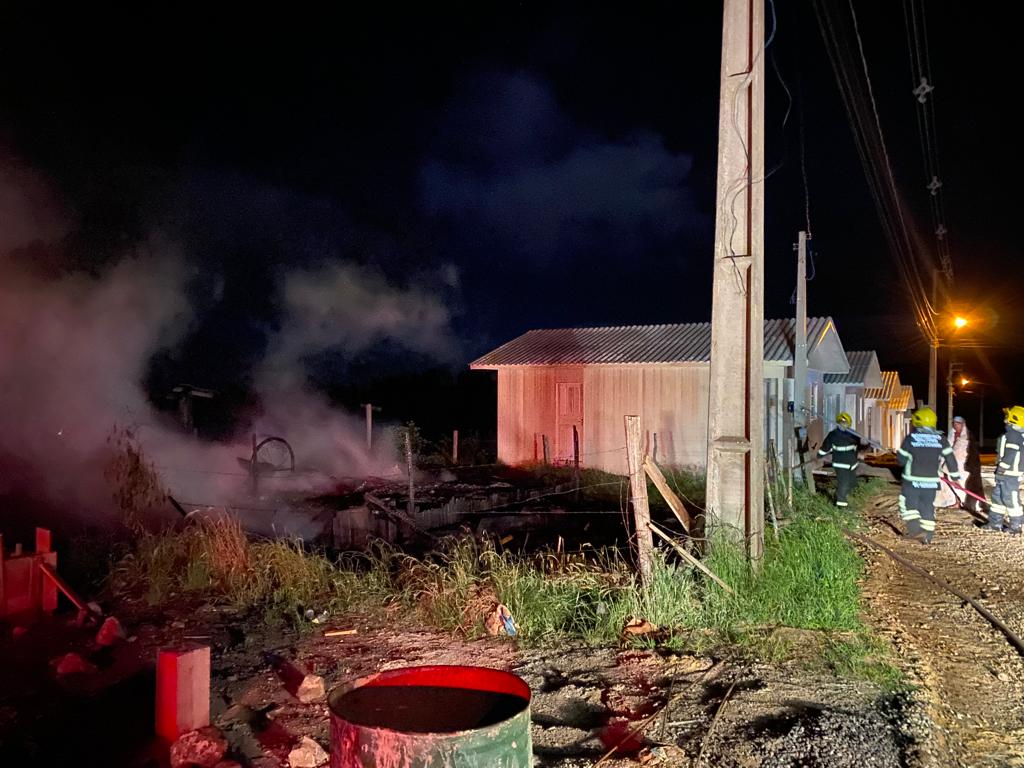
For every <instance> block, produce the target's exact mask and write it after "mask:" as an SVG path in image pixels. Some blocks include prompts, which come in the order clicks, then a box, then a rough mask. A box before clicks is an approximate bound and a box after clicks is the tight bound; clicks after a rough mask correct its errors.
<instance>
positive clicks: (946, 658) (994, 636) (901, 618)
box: [863, 487, 1024, 768]
mask: <svg viewBox="0 0 1024 768" xmlns="http://www.w3.org/2000/svg"><path fill="white" fill-rule="evenodd" d="M897 496H898V491H897V490H896V489H895V487H894V488H893V489H892V490H891V491H890V492H888V493H886V494H884V495H882V496H880V497H879V498H877V499H876V501H875V503H874V504H873V505H872V507H871V508H870V509H869V510H868V511H867V512H866V514H867V515H868V516H875V517H876V519H874V520H871V524H872V525H871V536H872V537H873V538H875V539H876V540H877V541H878V542H879V543H882V544H884V545H885V546H886V547H888V548H890V549H892V550H894V551H895V552H897V553H899V554H901V555H904V556H905V557H907V558H908V559H909V560H911V561H912V562H914V563H915V564H917V565H919V566H921V567H922V568H924V569H926V570H927V571H929V572H931V573H933V574H934V575H937V576H939V577H940V578H942V579H943V580H945V581H946V582H948V583H950V584H951V585H953V586H956V587H958V588H959V589H961V590H963V591H964V592H965V593H966V594H968V595H971V596H972V597H973V598H975V599H978V600H980V601H981V603H982V604H983V605H985V607H987V608H988V609H989V610H990V611H991V612H992V613H994V614H995V615H996V616H997V617H998V618H1000V619H1002V620H1003V621H1004V622H1005V623H1006V624H1007V625H1008V626H1009V627H1010V629H1011V630H1012V631H1013V632H1015V633H1016V634H1017V635H1018V636H1021V635H1024V542H1022V541H1021V538H1020V537H1011V536H1008V535H1006V534H997V533H989V532H985V531H982V530H980V529H979V528H977V527H976V525H975V523H974V518H972V517H971V516H970V515H968V514H966V513H964V512H959V511H940V512H939V528H938V532H937V534H936V539H935V541H934V543H933V544H931V545H930V546H927V547H926V546H922V545H921V544H919V543H917V542H914V541H906V540H902V539H900V538H899V537H898V536H897V535H896V533H895V531H893V530H892V529H891V528H890V527H889V526H888V525H886V524H885V523H883V522H881V520H888V521H890V522H892V521H898V512H897ZM863 554H864V556H865V559H866V560H867V563H868V569H867V580H866V582H865V584H864V594H865V604H866V605H867V606H868V610H869V615H870V617H871V619H872V621H873V622H874V624H875V626H876V627H877V629H878V631H879V632H880V633H881V634H882V635H883V636H885V637H888V638H889V639H890V640H891V642H892V643H893V645H894V647H895V648H896V649H897V650H898V652H899V655H900V658H901V660H902V662H903V665H904V667H905V669H906V671H907V674H908V676H909V678H910V681H911V682H912V683H914V684H916V685H918V686H919V690H918V693H917V695H918V697H919V698H920V700H921V701H922V702H923V703H924V704H925V707H926V710H927V713H928V716H929V718H930V719H931V720H933V721H934V723H935V724H936V727H935V728H934V729H933V730H932V731H931V732H930V733H929V734H928V738H926V739H925V740H924V742H923V743H922V744H921V745H920V746H919V747H918V748H917V749H915V755H914V759H915V760H917V761H918V762H916V763H915V764H916V765H920V766H929V767H930V766H971V767H972V768H980V767H981V766H993V767H994V766H1001V767H1003V768H1006V767H1008V766H1024V660H1022V659H1021V657H1020V655H1019V654H1018V653H1017V651H1016V650H1014V649H1013V647H1012V646H1011V645H1010V644H1009V643H1008V642H1007V641H1006V639H1005V637H1004V636H1003V635H1002V634H1001V633H1000V632H999V631H997V630H996V629H994V628H993V627H992V626H991V625H990V624H989V623H988V622H987V621H985V619H983V618H982V617H981V616H980V615H979V614H978V613H977V611H975V610H974V609H973V608H972V607H970V605H968V604H967V603H964V602H963V601H961V600H960V599H958V598H956V597H954V596H953V595H950V594H948V593H947V592H945V591H942V590H940V589H939V588H938V587H935V586H933V585H932V584H930V583H929V582H928V581H927V580H926V579H924V578H923V577H921V576H918V575H916V574H914V573H911V572H909V571H908V570H907V569H905V568H903V567H902V566H900V565H898V564H897V563H895V562H894V561H893V560H892V559H891V558H889V557H888V556H886V555H884V554H882V553H880V552H877V551H874V550H870V549H866V550H864V551H863Z"/></svg>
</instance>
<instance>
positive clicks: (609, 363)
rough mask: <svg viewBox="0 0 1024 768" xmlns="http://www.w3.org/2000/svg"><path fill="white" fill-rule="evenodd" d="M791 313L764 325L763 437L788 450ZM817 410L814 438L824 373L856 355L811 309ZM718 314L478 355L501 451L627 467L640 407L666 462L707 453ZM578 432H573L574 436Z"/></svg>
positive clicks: (549, 334)
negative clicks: (493, 374)
mask: <svg viewBox="0 0 1024 768" xmlns="http://www.w3.org/2000/svg"><path fill="white" fill-rule="evenodd" d="M794 326H795V321H794V320H792V319H784V320H767V321H765V325H764V359H765V368H764V383H763V386H764V392H765V422H766V423H765V440H766V445H767V442H768V441H773V442H774V443H775V445H776V448H780V449H781V442H782V435H783V434H784V432H783V430H784V426H783V425H784V423H785V414H786V411H787V410H788V407H789V403H790V402H791V401H792V399H793V382H792V366H793V348H794ZM807 326H808V329H807V343H808V385H809V389H808V391H809V397H808V400H809V402H808V411H809V413H808V415H809V418H810V424H809V434H810V436H811V439H812V442H813V441H814V440H815V439H817V441H820V440H821V437H822V435H823V427H824V410H825V396H824V376H825V375H826V374H828V373H846V372H847V371H848V370H849V367H850V366H849V362H848V361H847V359H846V353H845V351H844V350H843V345H842V342H841V341H840V339H839V334H838V333H837V332H836V328H835V324H834V323H833V322H832V319H831V318H828V317H824V318H809V319H808V323H807ZM710 356H711V324H710V323H685V324H675V325H641V326H616V327H605V328H562V329H549V330H533V331H528V332H527V333H524V334H523V335H522V336H519V337H518V338H516V339H513V340H512V341H510V342H508V343H507V344H504V345H502V346H501V347H498V348H497V349H495V350H493V351H492V352H489V353H487V354H486V355H484V356H482V357H480V358H479V359H477V360H475V361H473V362H472V363H471V364H470V368H472V369H475V370H494V371H497V374H498V413H497V418H498V459H499V460H500V461H503V462H506V463H508V464H525V463H530V462H536V461H541V460H543V459H544V457H545V443H546V444H547V447H548V448H547V452H548V455H549V458H550V460H551V461H552V462H555V463H559V462H564V463H568V462H571V461H572V460H573V456H574V439H575V440H576V441H578V445H579V454H580V463H581V464H582V465H584V466H587V467H594V468H599V469H604V470H607V471H610V472H616V473H624V472H625V471H626V459H625V452H624V449H625V433H624V426H623V416H625V415H627V414H636V415H639V416H640V418H641V426H642V428H643V429H644V431H645V433H646V441H647V446H646V449H647V452H648V453H650V454H651V455H652V456H654V457H655V458H656V460H657V461H659V462H662V463H666V464H673V465H679V466H692V467H702V466H703V465H704V464H705V462H706V460H707V432H708V393H709V378H710V359H711V358H710ZM574 432H575V437H574Z"/></svg>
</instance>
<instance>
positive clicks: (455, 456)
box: [452, 429, 459, 464]
mask: <svg viewBox="0 0 1024 768" xmlns="http://www.w3.org/2000/svg"><path fill="white" fill-rule="evenodd" d="M458 463H459V430H457V429H456V430H453V431H452V464H458Z"/></svg>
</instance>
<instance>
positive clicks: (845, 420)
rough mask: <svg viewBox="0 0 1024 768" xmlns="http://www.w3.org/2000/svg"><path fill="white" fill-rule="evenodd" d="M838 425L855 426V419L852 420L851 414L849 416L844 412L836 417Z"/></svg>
mask: <svg viewBox="0 0 1024 768" xmlns="http://www.w3.org/2000/svg"><path fill="white" fill-rule="evenodd" d="M836 424H838V425H839V426H841V427H848V426H850V425H851V424H853V419H852V418H850V414H848V413H847V412H846V411H843V412H842V413H840V414H839V415H838V416H836Z"/></svg>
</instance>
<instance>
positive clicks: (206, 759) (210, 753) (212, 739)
mask: <svg viewBox="0 0 1024 768" xmlns="http://www.w3.org/2000/svg"><path fill="white" fill-rule="evenodd" d="M227 751H228V741H227V739H225V738H224V734H222V733H221V732H220V731H219V730H218V729H216V728H214V727H213V726H212V725H208V726H206V727H205V728H198V729H196V730H194V731H189V732H188V733H184V734H182V735H181V736H180V737H179V738H178V740H177V741H175V742H174V743H173V744H172V745H171V768H187V766H193V765H198V766H202V768H215V766H216V765H217V764H218V763H219V762H221V761H222V760H223V759H224V755H225V754H226V753H227Z"/></svg>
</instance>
